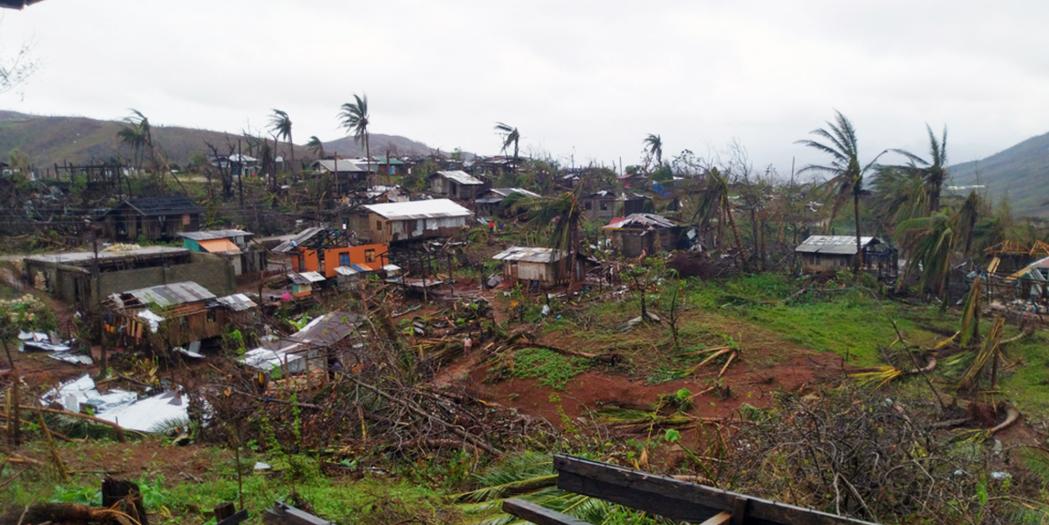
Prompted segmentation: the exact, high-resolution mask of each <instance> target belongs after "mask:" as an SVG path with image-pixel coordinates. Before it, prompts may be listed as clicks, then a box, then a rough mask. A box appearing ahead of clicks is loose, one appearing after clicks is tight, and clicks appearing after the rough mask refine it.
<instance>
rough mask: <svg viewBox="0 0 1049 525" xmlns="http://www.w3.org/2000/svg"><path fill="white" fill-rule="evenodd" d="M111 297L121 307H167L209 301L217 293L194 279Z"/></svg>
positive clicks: (130, 291) (116, 294) (129, 291)
mask: <svg viewBox="0 0 1049 525" xmlns="http://www.w3.org/2000/svg"><path fill="white" fill-rule="evenodd" d="M110 298H112V299H113V300H114V303H115V304H116V305H117V306H119V307H125V308H126V307H132V306H145V305H157V306H159V307H161V308H167V307H169V306H177V305H180V304H186V303H195V302H197V301H208V300H211V299H214V298H215V294H213V293H211V292H209V291H208V289H207V288H204V287H203V286H201V285H199V284H197V283H195V282H193V281H182V282H180V283H171V284H159V285H157V286H150V287H147V288H139V289H137V290H128V291H125V292H120V293H115V294H112V295H111V296H110Z"/></svg>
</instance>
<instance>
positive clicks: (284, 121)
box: [270, 108, 295, 172]
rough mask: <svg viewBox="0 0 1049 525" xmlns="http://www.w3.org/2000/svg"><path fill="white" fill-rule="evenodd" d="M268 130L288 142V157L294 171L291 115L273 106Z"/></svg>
mask: <svg viewBox="0 0 1049 525" xmlns="http://www.w3.org/2000/svg"><path fill="white" fill-rule="evenodd" d="M270 132H271V133H273V135H274V136H275V137H280V138H283V139H284V141H285V142H287V143H288V158H289V161H290V162H291V170H292V171H293V172H294V171H295V144H293V143H292V140H291V117H289V116H288V113H287V112H285V111H281V110H279V109H276V108H274V110H273V114H272V115H270ZM274 154H276V148H274Z"/></svg>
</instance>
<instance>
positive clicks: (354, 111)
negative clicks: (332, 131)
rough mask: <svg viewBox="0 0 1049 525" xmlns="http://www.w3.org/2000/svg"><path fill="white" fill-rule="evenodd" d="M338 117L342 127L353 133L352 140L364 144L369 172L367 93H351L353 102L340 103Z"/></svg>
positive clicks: (370, 159) (370, 157) (369, 149)
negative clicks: (340, 108)
mask: <svg viewBox="0 0 1049 525" xmlns="http://www.w3.org/2000/svg"><path fill="white" fill-rule="evenodd" d="M339 118H340V119H342V127H343V128H345V129H346V131H349V132H351V133H353V138H354V140H356V141H357V143H358V144H361V143H363V144H364V157H365V159H366V160H367V163H368V172H369V173H371V166H372V164H371V163H372V150H371V146H370V145H369V144H368V125H369V124H371V120H370V117H369V115H368V95H361V96H358V95H356V94H355V95H353V102H347V103H345V104H343V105H342V110H341V111H339Z"/></svg>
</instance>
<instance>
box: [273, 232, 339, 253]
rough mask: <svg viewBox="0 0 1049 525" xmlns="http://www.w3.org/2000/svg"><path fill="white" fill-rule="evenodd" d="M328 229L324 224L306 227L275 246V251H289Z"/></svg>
mask: <svg viewBox="0 0 1049 525" xmlns="http://www.w3.org/2000/svg"><path fill="white" fill-rule="evenodd" d="M324 230H326V228H324V227H323V226H314V227H312V228H306V229H305V230H302V231H301V232H299V233H297V234H295V236H293V237H292V238H291V239H289V240H287V241H284V242H282V243H280V244H278V245H277V246H275V247H274V248H273V251H275V252H278V253H288V252H290V251H292V250H294V249H295V248H298V247H299V245H301V244H302V243H304V242H306V241H308V240H310V239H311V238H313V236H314V235H317V234H318V233H320V232H322V231H324Z"/></svg>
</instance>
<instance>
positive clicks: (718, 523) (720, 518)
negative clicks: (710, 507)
mask: <svg viewBox="0 0 1049 525" xmlns="http://www.w3.org/2000/svg"><path fill="white" fill-rule="evenodd" d="M730 521H732V513H731V512H719V513H717V514H715V515H713V516H711V518H710V519H708V520H707V521H704V522H703V523H700V524H699V525H725V524H726V523H728V522H730Z"/></svg>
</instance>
